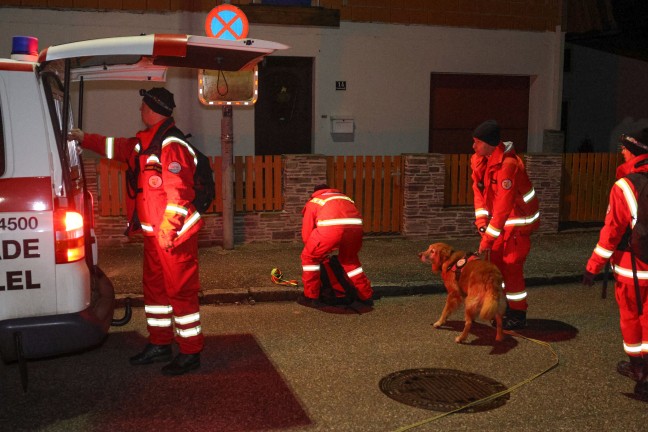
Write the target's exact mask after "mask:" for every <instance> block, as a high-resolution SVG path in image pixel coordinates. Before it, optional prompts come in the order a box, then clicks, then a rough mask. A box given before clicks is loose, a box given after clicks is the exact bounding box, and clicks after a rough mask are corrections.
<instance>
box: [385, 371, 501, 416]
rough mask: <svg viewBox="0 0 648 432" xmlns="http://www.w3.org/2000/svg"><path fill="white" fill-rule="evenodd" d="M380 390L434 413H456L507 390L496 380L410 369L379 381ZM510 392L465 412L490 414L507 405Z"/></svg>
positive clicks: (463, 374)
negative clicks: (471, 404) (455, 411)
mask: <svg viewBox="0 0 648 432" xmlns="http://www.w3.org/2000/svg"><path fill="white" fill-rule="evenodd" d="M380 390H382V392H383V393H385V394H386V395H387V396H389V397H390V398H392V399H394V400H397V401H398V402H401V403H404V404H407V405H411V406H414V407H417V408H425V409H429V410H433V411H444V412H448V411H453V410H456V409H457V408H461V407H462V406H465V405H468V404H469V403H472V402H475V401H478V400H480V399H483V398H485V397H488V396H490V395H493V394H495V393H498V392H501V391H503V390H506V387H505V386H504V385H502V384H500V383H498V382H497V381H494V380H492V379H490V378H486V377H484V376H481V375H477V374H472V373H467V372H462V371H458V370H454V369H408V370H404V371H399V372H394V373H392V374H390V375H387V376H386V377H384V378H383V379H381V380H380ZM509 398H510V395H509V394H508V393H506V394H504V395H502V396H500V397H498V398H495V399H493V400H489V401H487V402H484V403H480V404H477V405H474V406H472V407H470V408H467V409H465V410H463V411H462V412H478V411H487V410H489V409H493V408H497V407H500V406H502V405H504V404H505V403H506V401H507V400H508V399H509Z"/></svg>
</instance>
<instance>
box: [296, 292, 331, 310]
mask: <svg viewBox="0 0 648 432" xmlns="http://www.w3.org/2000/svg"><path fill="white" fill-rule="evenodd" d="M297 303H298V304H300V305H302V306H306V307H310V308H315V309H320V308H323V307H324V306H326V305H325V304H324V303H322V302H321V301H319V300H318V299H314V298H310V297H306V296H305V295H304V294H299V297H297Z"/></svg>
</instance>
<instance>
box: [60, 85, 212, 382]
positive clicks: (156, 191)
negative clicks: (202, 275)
mask: <svg viewBox="0 0 648 432" xmlns="http://www.w3.org/2000/svg"><path fill="white" fill-rule="evenodd" d="M140 95H141V96H143V99H142V104H141V107H140V112H141V117H142V122H143V123H144V125H145V126H146V129H144V130H142V131H139V132H137V134H136V135H135V137H133V138H112V137H105V136H102V135H97V134H91V133H84V132H83V131H81V130H79V129H73V130H71V131H70V138H72V139H76V140H77V141H78V142H79V143H80V144H81V145H82V147H83V148H86V149H89V150H92V151H94V152H96V153H99V154H100V155H102V156H105V157H108V158H110V159H115V160H118V161H122V162H126V163H128V165H129V167H131V168H132V167H135V166H136V164H139V175H138V177H137V192H136V194H135V197H134V198H135V199H134V203H131V205H130V206H129V209H128V210H129V215H128V216H129V221H130V222H129V227H128V229H127V232H128V233H129V234H133V233H142V234H143V236H144V276H143V291H144V302H145V313H146V319H147V329H148V332H149V337H148V342H149V343H148V344H147V345H146V347H145V348H144V350H143V351H142V352H140V353H139V354H137V355H135V356H133V357H131V358H130V363H131V364H132V365H144V364H151V363H154V362H169V361H170V363H168V364H167V365H165V366H164V367H163V368H162V373H163V374H165V375H181V374H184V373H186V372H189V371H191V370H194V369H197V368H198V367H200V352H201V351H202V349H203V339H204V337H203V334H202V331H201V323H200V312H199V305H198V292H199V289H200V285H199V279H198V230H199V229H200V228H201V227H202V225H203V224H204V221H203V220H202V219H201V217H200V214H199V213H198V212H197V211H196V209H195V208H194V206H193V205H192V201H193V199H194V190H193V175H194V171H195V168H196V163H197V160H196V158H195V154H194V152H193V150H192V149H191V147H190V146H189V145H188V144H187V143H186V142H185V141H183V140H182V139H181V138H179V137H178V136H174V132H175V133H176V134H177V135H180V136H183V135H182V133H181V132H179V131H178V130H177V129H176V128H175V127H174V126H175V125H174V121H173V118H172V117H171V115H172V112H173V108H174V107H175V102H174V98H173V94H172V93H171V92H169V91H168V90H166V89H165V88H162V87H157V88H152V89H150V90H148V91H146V90H140ZM183 137H184V136H183ZM154 140H158V141H161V142H159V143H158V144H159V145H160V147H158V148H161V151H160V153H159V158H158V155H156V154H146V151H147V149H148V148H149V146H150V145H151V143H153V142H154ZM131 198H132V197H131ZM132 204H134V205H132ZM174 339H175V341H176V342H177V344H178V346H179V353H178V354H177V356H175V358H173V360H172V357H173V351H172V343H173V341H174Z"/></svg>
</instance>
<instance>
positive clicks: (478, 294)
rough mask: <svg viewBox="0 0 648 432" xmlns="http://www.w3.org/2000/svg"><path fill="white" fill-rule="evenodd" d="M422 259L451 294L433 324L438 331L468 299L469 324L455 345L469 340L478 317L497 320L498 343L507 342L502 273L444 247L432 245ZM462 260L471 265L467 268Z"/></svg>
mask: <svg viewBox="0 0 648 432" xmlns="http://www.w3.org/2000/svg"><path fill="white" fill-rule="evenodd" d="M419 258H420V260H421V261H422V262H424V263H431V264H432V271H433V272H434V273H435V274H439V273H440V274H441V279H442V280H443V284H444V285H445V287H446V290H447V291H448V297H447V298H446V304H445V307H444V308H443V312H441V317H439V319H438V320H437V322H435V323H434V324H433V325H434V327H435V328H439V327H441V326H442V325H443V324H445V322H446V320H447V319H448V317H449V316H450V314H452V312H454V311H455V310H456V309H457V308H458V307H459V305H460V304H461V302H462V301H463V300H464V299H465V308H466V311H465V320H466V322H465V325H464V329H463V332H462V333H461V334H460V335H459V336H457V337H456V338H455V342H457V343H461V342H463V341H464V340H465V339H466V337H468V332H469V331H470V327H471V326H472V322H473V321H474V320H475V318H476V316H477V314H479V317H480V318H481V319H484V320H488V321H490V320H492V319H493V318H494V319H495V322H496V324H497V333H496V336H495V340H496V341H502V340H503V339H504V333H503V331H502V315H503V314H504V311H505V310H506V301H505V299H504V295H503V293H502V273H501V272H500V271H499V269H498V268H497V267H496V266H495V265H494V264H493V263H491V262H489V261H486V260H482V259H473V260H468V259H467V254H466V252H464V251H460V250H453V249H452V247H451V246H450V245H447V244H445V243H434V244H431V245H430V246H429V247H428V248H427V250H425V251H423V252H420V253H419ZM462 259H463V260H464V262H465V261H468V262H467V263H465V264H464V263H463V262H462V261H461V260H462ZM455 264H457V265H455Z"/></svg>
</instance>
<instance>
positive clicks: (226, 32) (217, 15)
mask: <svg viewBox="0 0 648 432" xmlns="http://www.w3.org/2000/svg"><path fill="white" fill-rule="evenodd" d="M248 30H249V24H248V19H247V17H246V16H245V14H244V13H243V11H242V10H241V9H239V8H237V7H236V6H232V5H230V4H222V5H220V6H217V7H215V8H214V9H212V10H211V11H210V12H209V14H207V19H206V20H205V33H207V36H211V37H215V38H217V39H225V40H239V39H244V38H246V37H247V35H248Z"/></svg>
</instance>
